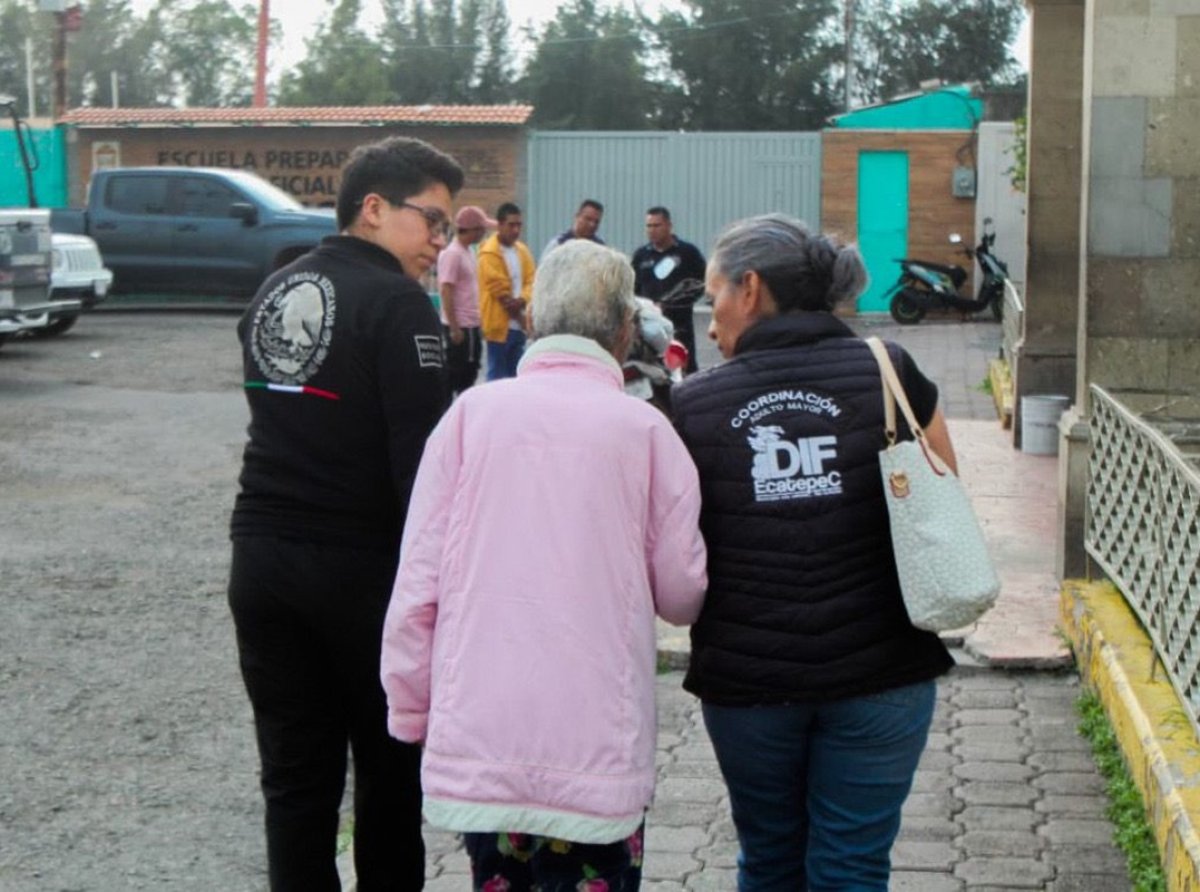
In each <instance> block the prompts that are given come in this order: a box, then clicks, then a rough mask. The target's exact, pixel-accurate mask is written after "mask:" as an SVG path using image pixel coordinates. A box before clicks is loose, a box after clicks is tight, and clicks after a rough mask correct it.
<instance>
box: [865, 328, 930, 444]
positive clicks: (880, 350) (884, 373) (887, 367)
mask: <svg viewBox="0 0 1200 892" xmlns="http://www.w3.org/2000/svg"><path fill="white" fill-rule="evenodd" d="M866 344H867V346H868V347H870V348H871V353H872V354H873V355H874V357H875V362H877V363H878V364H879V378H880V382H881V383H882V385H883V416H884V431H885V433H886V434H887V441H888V444H889V445H891V444H894V443H895V442H896V405H897V404H899V406H900V411H901V412H902V413H903V414H904V420H905V421H907V422H908V427H909V430H911V431H912V433H913V436H914V437H915V438H916V439H917V440H920V441H921V442H922V443H924V440H925V431H924V430H922V428H921V425H919V424H917V417H916V416H915V415H914V414H913V410H912V406H910V405H909V404H908V395H907V394H905V392H904V385H902V384H901V383H900V376H899V375H897V374H896V368H895V366H893V365H892V358H891V357H890V356H888V352H887V347H885V346H884V345H883V341H881V340H879V338H867V339H866Z"/></svg>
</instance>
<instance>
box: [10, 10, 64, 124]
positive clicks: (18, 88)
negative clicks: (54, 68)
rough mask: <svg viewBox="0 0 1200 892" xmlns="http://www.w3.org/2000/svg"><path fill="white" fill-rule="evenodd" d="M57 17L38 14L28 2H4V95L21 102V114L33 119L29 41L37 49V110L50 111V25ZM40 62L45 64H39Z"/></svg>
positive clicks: (35, 51) (35, 93)
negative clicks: (27, 55) (28, 73)
mask: <svg viewBox="0 0 1200 892" xmlns="http://www.w3.org/2000/svg"><path fill="white" fill-rule="evenodd" d="M52 22H53V18H52V17H51V16H49V15H45V14H38V13H37V12H35V7H34V5H33V4H32V3H31V2H27V0H0V94H4V95H6V96H11V97H12V98H14V99H15V100H16V101H17V113H18V114H19V115H21V117H28V116H29V111H30V110H29V101H28V94H29V91H28V89H27V81H26V70H25V40H26V39H27V38H28V39H30V40H31V41H32V42H33V48H34V102H35V104H36V106H37V111H39V112H41V113H42V114H47V113H48V112H49V110H50V91H51V89H52V87H51V82H50V65H49V64H48V61H49V58H50V25H51V23H52ZM39 61H40V62H41V63H42V64H39Z"/></svg>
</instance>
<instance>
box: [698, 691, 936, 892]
mask: <svg viewBox="0 0 1200 892" xmlns="http://www.w3.org/2000/svg"><path fill="white" fill-rule="evenodd" d="M936 690H937V687H936V685H935V683H934V682H932V681H927V682H921V683H919V684H915V685H908V686H906V687H902V688H894V689H893V690H890V691H883V692H881V693H878V694H871V695H869V696H866V697H856V698H853V699H849V700H835V701H832V702H829V703H806V704H793V705H786V706H754V707H730V706H714V705H712V704H709V703H706V704H704V724H705V726H706V727H707V728H708V734H709V737H711V738H712V743H713V749H714V750H715V751H716V754H717V762H718V764H719V765H720V767H721V774H722V775H724V777H725V784H726V786H727V787H728V788H729V799H730V803H731V805H732V807H733V822H734V825H735V826H736V827H737V834H738V842H739V844H740V846H741V852H740V853H739V855H738V892H768V890H769V892H803V890H809V892H827V890H837V892H866V890H872V892H874V890H878V892H887V887H888V876H889V874H890V873H891V857H890V855H891V849H892V843H893V842H894V841H895V839H896V834H897V833H898V832H899V830H900V809H901V807H902V806H903V805H904V800H905V799H906V798H907V796H908V792H909V790H910V789H911V788H912V780H913V774H914V773H915V772H916V770H917V762H918V761H919V760H920V758H921V752H922V751H923V750H924V749H925V740H926V738H927V737H928V735H929V725H930V723H931V722H932V721H933V706H934V698H935V696H936Z"/></svg>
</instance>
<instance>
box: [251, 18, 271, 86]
mask: <svg viewBox="0 0 1200 892" xmlns="http://www.w3.org/2000/svg"><path fill="white" fill-rule="evenodd" d="M270 36H271V0H259V2H258V52H257V65H256V66H255V71H254V102H253V103H252V104H253V106H254V107H255V108H266V107H267V42H268V38H269V37H270Z"/></svg>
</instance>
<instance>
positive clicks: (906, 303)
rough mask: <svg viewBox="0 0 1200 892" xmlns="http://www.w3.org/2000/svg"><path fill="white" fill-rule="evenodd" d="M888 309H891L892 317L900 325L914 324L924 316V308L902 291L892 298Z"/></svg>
mask: <svg viewBox="0 0 1200 892" xmlns="http://www.w3.org/2000/svg"><path fill="white" fill-rule="evenodd" d="M889 309H890V310H891V313H892V318H893V319H895V320H896V321H897V322H899V323H900V324H901V325H916V324H917V323H918V322H920V321H921V320H922V319H924V318H925V308H924V307H922V306H920V305H919V304H918V303H917V302H916V301H915V300H913V299H912V298H911V297H909V296H908V295H906V294H905V293H904V292H903V291H902V292H900V293H899V294H897V295H896V296H895V297H893V298H892V303H891V305H890V307H889Z"/></svg>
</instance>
